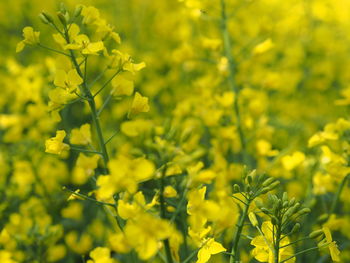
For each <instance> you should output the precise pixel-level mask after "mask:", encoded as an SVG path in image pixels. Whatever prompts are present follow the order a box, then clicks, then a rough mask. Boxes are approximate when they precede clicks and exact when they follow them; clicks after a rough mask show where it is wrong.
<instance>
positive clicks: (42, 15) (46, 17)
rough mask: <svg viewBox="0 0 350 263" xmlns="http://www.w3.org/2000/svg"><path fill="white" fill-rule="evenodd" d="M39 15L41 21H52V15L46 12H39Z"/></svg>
mask: <svg viewBox="0 0 350 263" xmlns="http://www.w3.org/2000/svg"><path fill="white" fill-rule="evenodd" d="M39 17H40V19H41V21H43V22H44V20H45V21H47V23H48V24H49V23H53V18H52V16H51V15H50V14H48V13H46V12H41V13H40V15H39Z"/></svg>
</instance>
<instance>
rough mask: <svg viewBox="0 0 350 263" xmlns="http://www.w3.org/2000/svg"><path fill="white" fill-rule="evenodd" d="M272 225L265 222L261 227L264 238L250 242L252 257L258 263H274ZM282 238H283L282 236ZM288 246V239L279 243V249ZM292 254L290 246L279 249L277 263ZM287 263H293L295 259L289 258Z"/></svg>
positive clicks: (256, 238) (257, 238) (285, 238)
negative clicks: (252, 247)
mask: <svg viewBox="0 0 350 263" xmlns="http://www.w3.org/2000/svg"><path fill="white" fill-rule="evenodd" d="M272 228H273V225H272V224H271V222H270V221H265V222H264V223H263V224H262V226H261V229H262V232H263V234H264V236H262V235H260V236H257V237H255V238H253V240H252V241H251V243H250V244H252V245H253V246H255V248H254V249H253V251H252V254H253V256H254V257H255V259H256V260H258V261H260V262H269V263H273V262H274V251H273V250H272V248H273V234H272ZM282 237H283V236H282ZM288 244H289V238H288V237H284V238H283V239H282V241H281V242H280V247H281V246H285V245H288ZM293 254H294V252H293V248H292V247H291V246H287V247H284V248H280V249H279V261H282V260H285V259H287V258H289V257H290V256H292V255H293ZM286 262H287V263H293V262H295V258H291V259H289V260H288V261H286Z"/></svg>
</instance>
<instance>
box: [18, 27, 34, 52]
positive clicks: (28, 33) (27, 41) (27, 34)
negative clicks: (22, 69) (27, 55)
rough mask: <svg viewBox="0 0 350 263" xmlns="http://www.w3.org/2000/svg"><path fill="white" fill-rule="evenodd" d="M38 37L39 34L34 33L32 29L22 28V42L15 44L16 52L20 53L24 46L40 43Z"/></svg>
mask: <svg viewBox="0 0 350 263" xmlns="http://www.w3.org/2000/svg"><path fill="white" fill-rule="evenodd" d="M39 36H40V32H35V31H34V29H33V28H32V27H29V26H27V27H25V28H23V37H24V40H22V41H21V42H19V43H18V44H17V47H16V52H21V51H22V50H23V48H24V46H25V45H35V44H39V43H40V40H39Z"/></svg>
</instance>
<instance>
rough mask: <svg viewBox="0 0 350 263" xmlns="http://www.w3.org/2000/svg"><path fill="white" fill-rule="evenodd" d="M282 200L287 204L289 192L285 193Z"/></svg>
mask: <svg viewBox="0 0 350 263" xmlns="http://www.w3.org/2000/svg"><path fill="white" fill-rule="evenodd" d="M282 200H283V202H287V201H288V194H287V192H283V196H282Z"/></svg>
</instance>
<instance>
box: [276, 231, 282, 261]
mask: <svg viewBox="0 0 350 263" xmlns="http://www.w3.org/2000/svg"><path fill="white" fill-rule="evenodd" d="M280 239H281V226H280V225H276V234H275V249H274V263H279V252H280Z"/></svg>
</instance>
